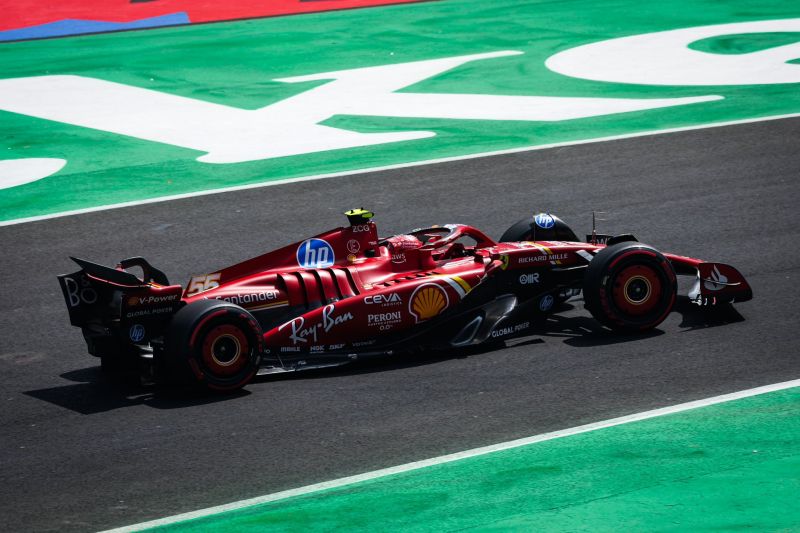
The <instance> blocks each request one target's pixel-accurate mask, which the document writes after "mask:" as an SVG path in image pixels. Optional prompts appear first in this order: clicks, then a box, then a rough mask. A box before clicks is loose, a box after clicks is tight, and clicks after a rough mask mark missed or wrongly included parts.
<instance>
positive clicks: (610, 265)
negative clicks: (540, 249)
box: [583, 242, 678, 333]
mask: <svg viewBox="0 0 800 533" xmlns="http://www.w3.org/2000/svg"><path fill="white" fill-rule="evenodd" d="M677 292H678V282H677V278H676V276H675V270H674V269H673V268H672V264H671V263H670V262H669V260H667V258H666V257H664V256H663V255H662V254H661V252H659V251H658V250H656V249H655V248H652V247H650V246H647V245H644V244H640V243H638V242H623V243H619V244H614V245H611V246H608V247H606V248H604V249H602V250H600V251H599V252H598V253H597V254H596V255H595V256H594V258H593V259H592V262H591V263H589V268H588V269H587V271H586V277H585V278H584V289H583V294H584V301H585V302H586V308H587V309H588V310H589V312H591V313H592V316H593V317H594V318H595V319H596V320H597V321H598V322H600V323H601V324H603V325H604V326H606V327H609V328H611V329H612V330H614V331H618V332H624V333H633V332H638V331H646V330H650V329H653V328H655V327H656V326H658V325H659V324H661V322H663V321H664V319H666V318H667V315H669V313H670V312H671V311H672V308H673V306H674V305H675V299H676V297H677Z"/></svg>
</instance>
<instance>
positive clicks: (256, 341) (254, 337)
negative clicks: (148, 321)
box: [164, 300, 261, 392]
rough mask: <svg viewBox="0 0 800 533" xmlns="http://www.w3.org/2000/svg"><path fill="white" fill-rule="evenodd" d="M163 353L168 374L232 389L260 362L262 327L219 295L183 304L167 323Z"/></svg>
mask: <svg viewBox="0 0 800 533" xmlns="http://www.w3.org/2000/svg"><path fill="white" fill-rule="evenodd" d="M164 352H165V353H164V356H165V357H166V363H167V367H168V369H169V372H170V374H172V375H173V376H174V377H177V378H178V379H179V380H182V381H189V382H190V383H192V384H194V385H197V386H198V387H200V388H205V389H208V390H212V391H217V392H232V391H235V390H238V389H240V388H242V387H244V386H245V385H246V384H247V383H249V382H250V380H252V379H253V376H255V374H256V372H257V371H258V367H259V364H260V362H261V328H260V327H259V325H258V322H256V320H255V318H253V316H252V315H251V314H250V313H248V312H247V311H246V310H244V309H243V308H241V307H239V306H238V305H234V304H231V303H228V302H223V301H219V300H200V301H197V302H194V303H192V304H189V305H187V306H186V307H184V308H183V309H181V310H180V311H178V313H176V315H175V317H174V318H173V320H172V323H171V324H170V328H169V331H168V332H167V336H166V343H165V350H164Z"/></svg>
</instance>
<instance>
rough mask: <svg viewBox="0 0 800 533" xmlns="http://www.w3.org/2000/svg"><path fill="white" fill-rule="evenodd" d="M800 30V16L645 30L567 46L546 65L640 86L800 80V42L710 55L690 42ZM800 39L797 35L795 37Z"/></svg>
mask: <svg viewBox="0 0 800 533" xmlns="http://www.w3.org/2000/svg"><path fill="white" fill-rule="evenodd" d="M770 32H800V18H795V19H783V20H762V21H758V22H737V23H733V24H716V25H714V26H698V27H693V28H684V29H680V30H669V31H660V32H655V33H645V34H642V35H633V36H630V37H621V38H618V39H610V40H606V41H600V42H597V43H591V44H586V45H583V46H578V47H575V48H570V49H569V50H565V51H563V52H559V53H557V54H555V55H553V56H550V57H549V58H548V59H547V61H545V65H546V66H547V68H549V69H550V70H552V71H554V72H558V73H559V74H563V75H565V76H572V77H575V78H582V79H588V80H598V81H609V82H617V83H636V84H641V85H690V86H697V85H706V86H708V85H763V84H772V83H797V82H800V65H793V64H790V63H787V61H791V60H792V59H798V58H800V42H798V43H793V44H787V45H784V46H776V47H773V48H769V49H767V50H761V51H758V52H750V53H747V54H711V53H707V52H700V51H697V50H692V49H690V48H688V46H689V45H690V44H691V43H693V42H696V41H699V40H701V39H708V38H711V37H722V36H725V35H739V34H748V33H770ZM798 39H800V35H798Z"/></svg>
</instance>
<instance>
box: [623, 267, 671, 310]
mask: <svg viewBox="0 0 800 533" xmlns="http://www.w3.org/2000/svg"><path fill="white" fill-rule="evenodd" d="M662 292H663V282H662V280H661V277H660V276H659V275H658V272H657V271H656V270H654V269H653V268H652V267H649V266H646V265H631V266H629V267H626V268H624V269H622V271H621V272H620V273H619V274H617V276H616V277H615V278H614V284H613V286H612V290H611V293H612V298H613V301H614V304H615V306H616V307H617V308H618V309H619V310H620V311H622V312H623V313H625V314H627V315H632V316H642V315H646V314H648V313H650V312H651V311H653V309H655V308H656V307H657V306H658V302H659V300H660V298H661V294H662Z"/></svg>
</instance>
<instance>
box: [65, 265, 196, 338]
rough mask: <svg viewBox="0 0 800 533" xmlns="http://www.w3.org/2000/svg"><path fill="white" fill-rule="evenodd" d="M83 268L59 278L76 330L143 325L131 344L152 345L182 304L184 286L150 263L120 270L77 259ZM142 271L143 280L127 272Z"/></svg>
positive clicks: (122, 329)
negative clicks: (152, 341) (130, 269)
mask: <svg viewBox="0 0 800 533" xmlns="http://www.w3.org/2000/svg"><path fill="white" fill-rule="evenodd" d="M71 259H72V260H73V261H75V262H76V263H77V264H78V265H79V266H80V267H81V269H80V270H78V271H77V272H73V273H72V274H62V275H60V276H58V283H59V285H60V287H61V292H62V294H63V296H64V301H65V303H66V305H67V311H68V312H69V320H70V323H71V324H72V325H73V326H77V327H80V328H91V329H98V328H99V327H103V328H109V327H113V328H116V329H118V330H120V331H128V330H129V329H131V328H132V327H133V326H137V328H136V331H137V332H144V334H139V333H137V334H136V335H133V336H132V338H131V340H132V341H134V342H147V340H149V339H150V338H151V337H152V336H154V334H156V333H158V332H160V331H161V330H162V329H163V327H164V326H165V325H166V323H168V322H169V319H171V317H172V315H173V314H174V313H175V312H176V311H177V310H178V308H179V307H180V305H181V293H182V291H183V289H182V287H181V286H180V285H169V282H168V280H167V277H166V276H165V275H164V273H163V272H161V271H160V270H158V269H155V268H153V267H152V266H151V265H150V264H149V263H147V261H145V260H144V259H142V258H140V257H134V258H131V259H126V260H124V261H121V262H120V264H119V266H118V267H117V268H110V267H107V266H103V265H99V264H97V263H92V262H91V261H86V260H84V259H77V258H74V257H73V258H71ZM133 266H137V267H140V268H141V269H142V277H141V278H139V277H137V276H135V275H134V274H133V273H131V272H128V271H126V270H125V269H126V268H130V267H133Z"/></svg>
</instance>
